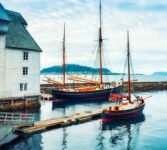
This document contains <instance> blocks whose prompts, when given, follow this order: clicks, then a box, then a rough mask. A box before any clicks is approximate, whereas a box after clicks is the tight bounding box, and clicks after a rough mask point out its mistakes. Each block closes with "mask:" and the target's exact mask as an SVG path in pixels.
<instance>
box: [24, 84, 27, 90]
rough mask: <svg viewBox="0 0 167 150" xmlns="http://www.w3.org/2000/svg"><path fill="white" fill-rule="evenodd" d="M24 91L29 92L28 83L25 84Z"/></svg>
mask: <svg viewBox="0 0 167 150" xmlns="http://www.w3.org/2000/svg"><path fill="white" fill-rule="evenodd" d="M24 91H27V83H24Z"/></svg>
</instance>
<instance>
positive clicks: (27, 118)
mask: <svg viewBox="0 0 167 150" xmlns="http://www.w3.org/2000/svg"><path fill="white" fill-rule="evenodd" d="M34 121H35V114H31V113H9V112H0V124H15V125H19V124H20V125H22V124H24V125H26V124H27V125H29V124H33V123H34Z"/></svg>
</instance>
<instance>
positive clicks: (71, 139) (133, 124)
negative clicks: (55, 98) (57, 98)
mask: <svg viewBox="0 0 167 150" xmlns="http://www.w3.org/2000/svg"><path fill="white" fill-rule="evenodd" d="M139 95H144V96H149V95H152V97H151V98H150V99H148V100H147V102H146V107H145V109H144V115H143V116H141V117H140V118H138V119H136V120H128V121H121V122H116V123H110V124H109V125H103V124H101V120H100V119H99V120H95V121H91V122H87V123H84V124H80V125H74V126H70V127H65V128H60V129H54V130H50V131H47V132H43V133H41V134H36V135H33V136H30V137H27V138H22V139H19V140H16V141H15V142H14V143H11V144H8V146H6V147H5V149H10V150H22V149H24V150H40V149H44V150H78V149H79V150H111V149H112V150H129V149H132V150H133V149H134V150H154V149H155V150H157V149H158V150H165V149H167V91H159V92H144V93H139ZM107 105H108V102H105V103H96V104H95V103H94V104H77V105H73V106H66V107H64V108H55V109H53V110H52V103H51V102H46V101H45V102H42V107H41V109H40V112H38V119H39V120H44V119H49V118H53V117H60V116H64V115H70V114H73V113H77V112H83V111H87V110H94V109H99V108H103V107H105V106H107Z"/></svg>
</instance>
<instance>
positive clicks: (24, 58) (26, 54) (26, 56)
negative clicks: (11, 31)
mask: <svg viewBox="0 0 167 150" xmlns="http://www.w3.org/2000/svg"><path fill="white" fill-rule="evenodd" d="M28 56H29V53H28V52H23V60H28Z"/></svg>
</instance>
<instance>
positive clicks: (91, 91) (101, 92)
mask: <svg viewBox="0 0 167 150" xmlns="http://www.w3.org/2000/svg"><path fill="white" fill-rule="evenodd" d="M102 41H103V38H102V23H101V0H100V27H99V39H98V43H99V53H100V81H95V80H92V79H87V78H83V77H78V76H74V75H71V76H70V78H69V80H73V81H78V82H84V83H88V84H93V85H94V86H88V87H84V88H81V87H80V88H72V89H69V88H66V84H65V25H64V37H63V82H58V81H55V80H53V79H51V78H47V80H45V81H47V82H49V83H52V84H57V85H60V86H62V87H63V88H62V89H61V90H56V89H52V97H53V103H54V104H62V103H68V102H90V101H102V100H108V98H109V96H110V93H120V92H121V91H122V84H119V85H117V86H115V87H113V86H109V87H106V86H105V85H104V84H103V72H102Z"/></svg>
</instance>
